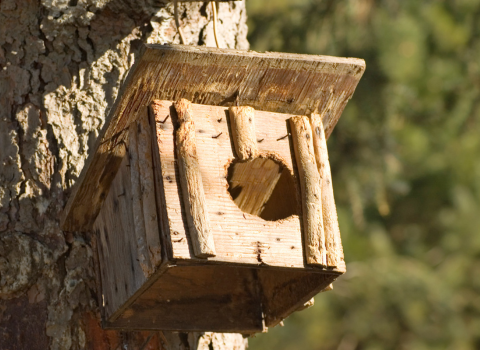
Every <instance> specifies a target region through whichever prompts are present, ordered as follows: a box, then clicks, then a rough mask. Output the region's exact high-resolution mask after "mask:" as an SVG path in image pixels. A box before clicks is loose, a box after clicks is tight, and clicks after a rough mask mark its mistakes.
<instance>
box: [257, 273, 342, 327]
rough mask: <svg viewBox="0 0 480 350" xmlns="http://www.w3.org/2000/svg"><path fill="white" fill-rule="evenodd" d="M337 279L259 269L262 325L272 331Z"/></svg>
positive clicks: (332, 276) (333, 276)
mask: <svg viewBox="0 0 480 350" xmlns="http://www.w3.org/2000/svg"><path fill="white" fill-rule="evenodd" d="M337 277H338V275H329V274H324V273H311V272H309V271H298V272H297V273H293V272H292V271H282V270H274V269H260V270H259V271H258V278H259V281H260V283H261V288H262V291H263V299H262V305H263V313H264V314H265V325H266V326H267V327H274V326H276V325H277V324H279V323H280V322H281V321H282V320H284V319H285V318H287V317H288V316H289V315H290V314H291V313H292V312H295V311H297V310H298V309H299V308H300V307H302V306H304V305H305V304H306V303H307V302H308V301H309V300H310V299H312V298H313V297H314V296H315V295H316V294H318V293H319V292H321V291H322V290H324V289H325V288H326V287H328V286H329V285H330V284H331V283H332V282H333V281H334V280H335V279H336V278H337Z"/></svg>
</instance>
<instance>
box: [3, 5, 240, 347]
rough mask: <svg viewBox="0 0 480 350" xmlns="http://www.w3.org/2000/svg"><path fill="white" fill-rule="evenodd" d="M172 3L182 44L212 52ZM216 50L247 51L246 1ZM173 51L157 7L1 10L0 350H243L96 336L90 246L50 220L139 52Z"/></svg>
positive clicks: (219, 340) (166, 21)
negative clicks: (162, 46) (152, 46)
mask: <svg viewBox="0 0 480 350" xmlns="http://www.w3.org/2000/svg"><path fill="white" fill-rule="evenodd" d="M207 5H208V4H207V3H201V2H199V3H180V4H179V8H180V22H181V25H182V28H183V33H184V35H185V37H186V40H187V43H188V44H192V45H205V44H206V45H208V46H214V45H215V41H214V37H213V23H212V15H211V7H210V6H207ZM219 18H220V21H219V31H220V33H219V34H220V35H219V39H220V45H221V46H222V47H231V48H233V47H236V48H247V47H248V43H247V41H246V31H247V29H246V24H245V21H246V13H245V4H244V3H243V2H231V3H220V5H219ZM144 42H148V43H172V42H173V43H179V37H178V34H177V32H176V29H175V23H174V19H173V5H172V4H164V3H163V2H161V1H158V0H99V1H95V0H37V1H33V0H1V1H0V348H2V349H48V348H51V349H119V348H121V349H141V348H145V349H164V348H165V349H208V348H209V347H210V348H211V347H213V349H244V348H245V346H246V345H245V341H244V340H243V338H242V336H241V335H234V334H230V335H221V334H175V333H166V332H163V333H162V332H130V333H126V332H117V331H104V330H102V329H101V328H100V325H99V310H98V305H97V301H96V300H97V299H96V290H95V288H96V287H95V282H94V277H95V271H94V267H93V262H92V256H93V254H94V252H93V251H92V248H91V246H90V242H89V238H88V236H84V235H82V234H80V233H64V232H62V231H61V230H60V228H59V224H58V218H59V215H60V213H61V211H62V208H63V206H64V205H65V203H66V201H67V199H68V195H69V191H70V189H71V187H72V185H73V184H74V183H75V180H76V179H77V177H78V176H79V174H80V172H81V170H82V168H83V165H84V162H85V159H86V157H87V154H88V153H89V151H90V150H91V148H92V147H93V144H94V142H95V139H96V138H97V136H98V133H99V130H100V128H101V127H102V126H103V123H104V118H105V115H106V112H107V110H108V108H109V107H111V106H112V104H113V101H114V100H115V98H116V94H117V91H118V88H119V86H120V84H121V82H122V80H123V79H124V78H125V76H126V73H127V71H128V69H129V67H130V66H131V65H132V63H133V62H134V60H135V57H136V55H137V54H138V52H139V49H140V47H141V44H142V43H144Z"/></svg>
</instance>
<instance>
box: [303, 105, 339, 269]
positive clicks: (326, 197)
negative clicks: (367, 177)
mask: <svg viewBox="0 0 480 350" xmlns="http://www.w3.org/2000/svg"><path fill="white" fill-rule="evenodd" d="M310 124H311V129H312V131H313V145H314V148H315V160H316V162H317V167H318V172H319V174H320V179H321V191H322V214H323V227H324V230H325V246H326V249H327V266H333V267H339V268H340V269H342V270H344V269H345V262H344V256H343V248H342V240H341V237H340V228H339V226H338V216H337V209H336V206H335V198H334V196H333V186H332V174H331V170H330V162H329V161H328V150H327V139H326V137H325V129H324V127H323V123H322V117H321V116H320V115H319V114H314V113H313V114H311V115H310Z"/></svg>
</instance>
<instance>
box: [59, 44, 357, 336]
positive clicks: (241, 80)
mask: <svg viewBox="0 0 480 350" xmlns="http://www.w3.org/2000/svg"><path fill="white" fill-rule="evenodd" d="M364 69H365V64H364V61H363V60H359V59H354V58H336V57H326V56H309V55H294V54H279V53H257V52H251V51H248V52H247V51H236V50H223V49H212V48H205V47H191V46H175V45H163V46H162V45H149V46H147V47H146V49H145V51H144V53H143V55H142V56H141V57H140V58H139V59H138V61H137V62H136V64H135V66H134V67H133V68H132V70H131V72H130V74H129V76H128V78H127V81H126V82H125V83H124V84H123V86H122V88H121V90H120V92H119V95H118V98H117V101H116V103H115V105H114V106H113V107H112V109H111V112H110V115H109V117H108V118H107V120H106V124H105V127H104V128H103V130H102V133H101V135H100V137H99V139H98V142H97V145H96V148H95V150H94V152H93V153H92V154H91V155H90V157H89V159H88V162H87V165H86V166H85V169H84V171H83V173H82V175H81V177H80V178H79V179H78V181H77V184H76V187H75V188H74V190H73V193H72V195H71V197H70V200H69V202H68V204H67V206H66V208H65V211H64V217H63V220H62V225H63V228H64V230H66V231H87V232H92V233H93V238H94V241H95V242H96V247H97V251H98V259H97V261H96V266H97V270H98V277H99V278H98V281H99V285H100V287H99V288H100V290H101V298H102V299H101V301H100V302H101V304H102V306H103V318H104V326H105V327H107V328H118V329H152V330H153V329H160V330H177V331H216V332H241V333H254V332H261V331H264V330H265V328H266V327H271V326H274V325H276V324H278V323H279V322H280V321H281V320H282V319H284V318H286V317H287V316H288V315H289V314H291V313H292V312H294V311H295V310H298V309H301V308H302V307H303V306H304V305H305V303H307V302H308V301H309V300H310V299H311V298H312V297H313V296H314V295H316V294H317V293H319V292H320V291H322V290H324V289H325V288H327V287H328V286H329V285H330V284H331V283H332V282H333V281H334V280H335V279H336V278H337V277H338V276H339V275H341V274H342V273H344V272H345V263H344V259H343V250H342V244H341V240H340V232H339V229H338V222H337V214H336V209H335V204H334V199H333V190H332V183H331V175H330V166H329V162H328V155H327V148H326V138H327V137H328V136H329V135H330V133H331V132H332V130H333V128H334V126H335V124H336V123H337V121H338V119H339V117H340V115H341V113H342V111H343V109H344V107H345V105H346V103H347V101H348V100H349V99H350V98H351V97H352V94H353V92H354V90H355V87H356V85H357V83H358V81H359V79H360V77H361V76H362V74H363V72H364Z"/></svg>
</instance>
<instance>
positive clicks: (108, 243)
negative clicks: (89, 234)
mask: <svg viewBox="0 0 480 350" xmlns="http://www.w3.org/2000/svg"><path fill="white" fill-rule="evenodd" d="M128 158H129V157H127V156H126V157H124V159H123V161H122V163H121V167H120V170H119V171H118V173H117V175H116V176H115V179H114V181H113V182H112V185H111V188H110V192H109V194H108V196H107V198H106V200H105V202H104V205H103V207H102V210H101V211H100V213H99V215H98V217H97V220H96V221H95V224H94V231H95V233H96V235H97V237H98V240H97V245H98V248H99V249H98V254H99V264H100V271H101V282H102V283H101V284H102V295H103V298H102V299H103V301H104V303H105V306H104V307H105V317H111V316H112V315H114V314H115V313H116V312H118V310H120V309H121V307H122V306H123V305H124V303H125V302H127V300H128V299H129V298H130V297H131V296H132V295H134V294H135V292H136V291H137V290H139V289H140V288H141V286H142V285H143V284H144V283H145V281H146V278H145V275H144V273H143V271H142V269H141V266H140V264H139V257H138V250H137V241H136V237H135V227H134V218H133V208H132V207H133V201H132V190H131V187H132V186H131V178H130V169H129V165H130V161H129V159H128Z"/></svg>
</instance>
